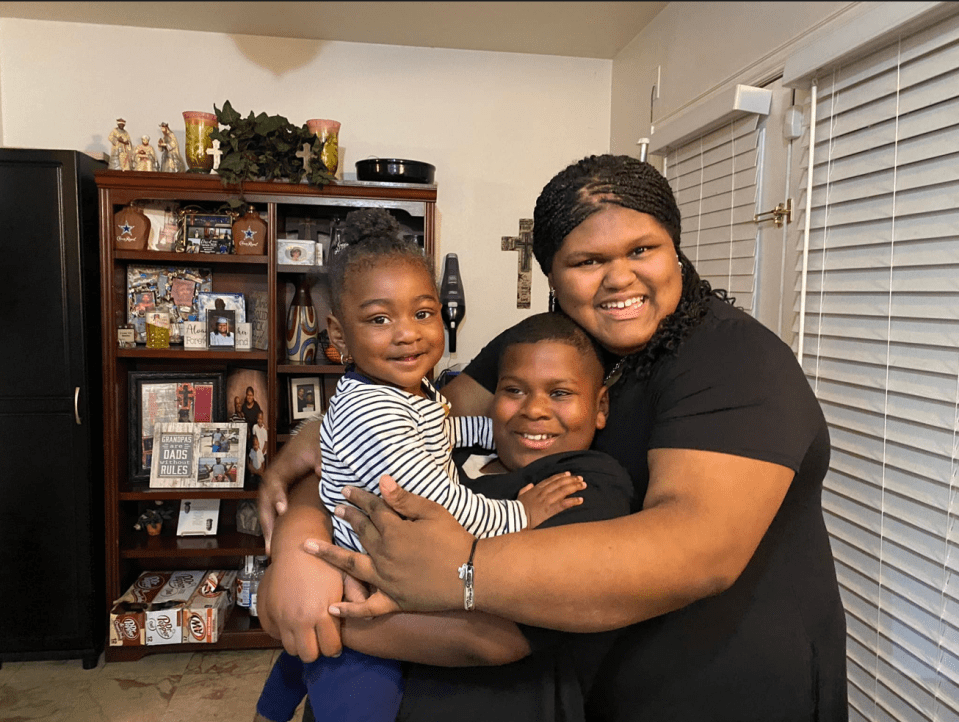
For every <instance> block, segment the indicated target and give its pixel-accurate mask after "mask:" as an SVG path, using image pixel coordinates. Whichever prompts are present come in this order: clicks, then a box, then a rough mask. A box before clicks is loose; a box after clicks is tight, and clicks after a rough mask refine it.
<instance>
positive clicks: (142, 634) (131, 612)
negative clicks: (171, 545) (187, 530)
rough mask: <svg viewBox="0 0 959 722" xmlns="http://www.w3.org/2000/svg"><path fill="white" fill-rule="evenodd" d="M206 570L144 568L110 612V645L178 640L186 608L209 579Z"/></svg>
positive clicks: (181, 631)
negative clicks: (153, 570)
mask: <svg viewBox="0 0 959 722" xmlns="http://www.w3.org/2000/svg"><path fill="white" fill-rule="evenodd" d="M207 575H208V572H206V571H203V570H190V571H176V572H143V573H142V574H141V575H140V576H139V577H138V578H137V580H136V581H135V582H134V583H133V585H132V586H131V587H130V588H129V589H128V590H127V591H126V593H125V594H124V595H123V596H122V597H120V598H119V599H118V600H116V601H115V602H114V603H113V609H112V610H111V612H110V645H111V646H114V647H119V646H137V645H143V644H147V645H154V644H179V643H180V642H182V641H183V626H182V622H183V608H184V607H185V605H186V603H187V602H188V601H189V600H190V598H191V597H192V596H193V594H194V592H196V590H197V589H198V588H199V587H200V585H201V583H202V582H203V581H204V580H205V579H206V577H207Z"/></svg>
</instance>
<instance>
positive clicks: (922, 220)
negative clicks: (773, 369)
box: [797, 16, 959, 722]
mask: <svg viewBox="0 0 959 722" xmlns="http://www.w3.org/2000/svg"><path fill="white" fill-rule="evenodd" d="M816 97H817V106H818V107H817V113H816V114H817V117H816V119H815V122H816V134H815V137H816V144H815V148H814V153H813V158H814V162H813V169H812V173H813V186H812V194H811V198H810V199H808V200H809V202H810V203H811V208H810V210H811V216H810V222H809V255H808V259H807V261H808V276H807V285H806V298H805V319H804V320H805V324H804V325H805V338H804V352H803V359H802V361H803V368H804V370H805V372H806V375H807V377H808V378H809V381H810V384H811V385H812V386H813V388H814V390H815V392H816V395H817V397H818V398H819V400H820V402H821V404H822V407H823V410H824V412H825V414H826V418H827V420H828V422H829V427H830V434H831V439H832V458H831V463H830V470H829V473H828V476H827V478H826V483H825V490H824V493H823V508H824V511H825V515H826V523H827V527H828V529H829V532H830V536H831V541H832V547H833V552H834V555H835V558H836V568H837V571H838V575H839V581H840V587H841V592H842V597H843V602H844V605H845V608H846V612H847V624H848V638H847V655H848V677H849V703H850V719H851V720H935V721H937V722H938V721H942V722H945V721H946V720H949V721H951V722H955V720H959V524H957V518H959V498H957V493H959V486H957V462H959V452H957V447H959V17H955V16H954V17H953V18H950V19H947V20H945V21H942V22H940V23H939V24H937V25H936V26H934V27H931V28H926V29H924V30H922V31H919V32H916V33H913V34H911V35H908V36H904V37H902V38H900V39H898V40H897V41H896V42H895V43H893V44H892V45H889V46H887V47H884V48H882V49H880V50H878V51H876V52H873V53H871V54H870V55H868V57H864V58H861V59H858V60H856V61H855V62H853V63H848V64H847V65H846V66H844V67H841V68H839V69H837V70H835V71H832V72H830V73H829V74H828V76H827V77H819V78H818V94H817V96H816ZM807 117H808V114H807ZM807 145H808V135H807ZM805 165H806V166H807V172H808V147H807V154H806V161H805ZM801 187H802V188H805V187H806V184H805V181H804V182H803V183H802V184H801ZM804 196H805V193H803V194H802V197H801V199H800V209H799V213H798V214H797V215H798V220H799V223H798V224H797V225H798V226H799V231H800V234H799V236H800V238H799V240H800V244H799V247H800V248H801V247H802V246H801V241H802V233H801V231H802V230H803V226H804V221H805V212H804V204H805V202H806V201H807V199H806V198H805V197H804ZM797 319H798V316H797ZM797 325H798V323H797Z"/></svg>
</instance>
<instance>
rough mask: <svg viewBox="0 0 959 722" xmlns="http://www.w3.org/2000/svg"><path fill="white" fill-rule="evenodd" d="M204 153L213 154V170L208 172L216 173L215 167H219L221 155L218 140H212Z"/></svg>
mask: <svg viewBox="0 0 959 722" xmlns="http://www.w3.org/2000/svg"><path fill="white" fill-rule="evenodd" d="M206 154H207V155H212V156H213V170H212V171H210V172H211V173H216V169H217V168H219V167H220V156H221V155H223V151H222V150H220V141H218V140H214V141H213V147H212V148H207V150H206Z"/></svg>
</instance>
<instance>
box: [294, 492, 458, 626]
mask: <svg viewBox="0 0 959 722" xmlns="http://www.w3.org/2000/svg"><path fill="white" fill-rule="evenodd" d="M380 493H381V494H382V495H383V496H382V497H379V496H376V495H375V494H371V493H369V492H367V491H363V490H362V489H357V488H355V487H346V488H345V489H344V490H343V494H344V496H346V498H347V499H348V500H349V501H350V503H351V504H355V505H356V507H358V508H355V507H352V506H340V507H337V509H336V515H337V516H339V517H340V518H342V519H344V520H345V521H346V522H348V523H349V524H350V526H351V527H353V530H354V531H355V532H356V534H357V536H358V537H359V538H360V542H361V543H362V544H363V547H364V548H365V549H366V551H367V553H366V554H359V553H358V552H353V551H350V550H348V549H343V548H341V547H338V546H335V545H333V544H329V543H327V542H324V541H320V540H315V539H311V540H308V541H307V542H306V543H305V544H304V545H303V548H304V549H305V550H306V551H308V552H309V553H310V554H313V555H314V556H317V557H319V558H320V559H323V560H325V561H327V562H329V563H330V564H332V565H333V566H335V567H338V568H339V569H341V570H342V571H344V572H346V573H347V574H349V575H350V576H353V577H356V578H357V579H359V580H361V581H363V582H366V583H367V584H370V585H372V586H373V587H375V588H376V592H374V593H373V594H372V595H371V596H370V598H369V600H367V601H366V602H362V603H360V605H355V604H347V603H337V604H333V605H332V606H331V607H330V613H331V614H334V615H337V616H341V617H370V616H375V615H379V614H384V613H387V612H395V611H399V610H405V611H417V612H423V611H446V610H452V609H461V608H462V606H463V583H462V582H461V581H460V579H459V575H458V573H457V570H458V569H459V566H460V565H461V564H463V563H464V562H465V561H466V560H467V558H468V557H469V551H470V546H471V545H472V543H473V537H472V535H470V533H469V532H467V531H466V530H465V529H464V528H463V527H462V526H460V524H459V523H458V522H457V521H456V519H455V518H453V515H452V514H450V513H449V512H448V511H447V510H446V509H445V508H443V507H442V506H441V505H439V504H437V503H436V502H433V501H430V500H429V499H424V498H423V497H421V496H417V495H416V494H411V493H409V492H408V491H405V490H403V489H401V488H400V487H399V486H398V485H397V483H396V482H395V481H394V480H393V478H392V477H390V476H383V477H382V478H381V479H380ZM397 512H398V513H397ZM401 515H402V516H401Z"/></svg>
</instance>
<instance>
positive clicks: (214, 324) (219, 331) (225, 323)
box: [206, 310, 236, 351]
mask: <svg viewBox="0 0 959 722" xmlns="http://www.w3.org/2000/svg"><path fill="white" fill-rule="evenodd" d="M206 330H207V337H208V338H209V340H210V350H211V351H217V350H222V351H232V350H234V349H235V348H236V311H233V310H230V311H213V310H211V311H210V312H209V313H208V314H207V317H206Z"/></svg>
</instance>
